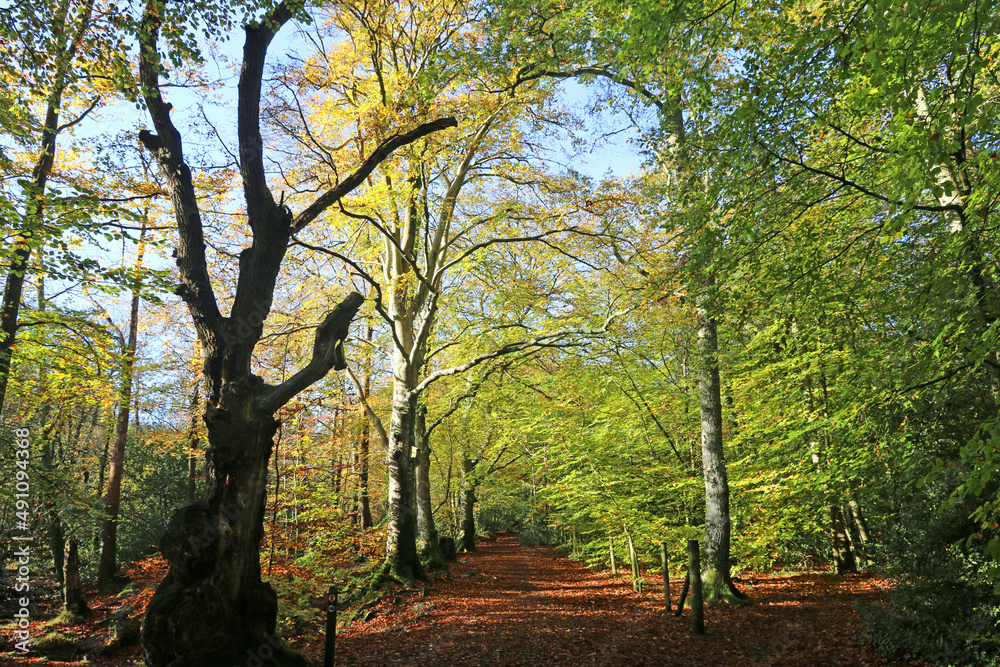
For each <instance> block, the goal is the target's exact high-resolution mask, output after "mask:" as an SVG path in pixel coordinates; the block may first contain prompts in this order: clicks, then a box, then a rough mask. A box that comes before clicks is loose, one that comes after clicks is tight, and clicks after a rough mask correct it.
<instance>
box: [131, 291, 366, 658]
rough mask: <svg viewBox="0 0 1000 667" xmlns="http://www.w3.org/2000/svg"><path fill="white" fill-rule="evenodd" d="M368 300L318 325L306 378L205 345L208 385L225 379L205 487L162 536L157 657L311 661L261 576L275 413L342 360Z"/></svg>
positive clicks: (215, 402) (155, 613) (149, 628)
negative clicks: (250, 365) (288, 639)
mask: <svg viewBox="0 0 1000 667" xmlns="http://www.w3.org/2000/svg"><path fill="white" fill-rule="evenodd" d="M362 300H363V298H362V297H361V295H359V294H352V295H351V296H349V297H348V298H347V299H345V300H344V302H343V303H341V304H340V305H339V306H337V308H336V309H334V311H333V312H331V313H330V314H329V315H328V316H327V318H326V319H325V320H324V322H323V323H322V324H321V325H320V327H319V329H318V330H317V334H316V339H317V342H316V345H315V347H314V353H313V361H311V362H310V364H309V366H307V367H306V369H307V370H308V369H312V370H313V373H306V372H305V371H301V372H300V373H304V374H305V377H306V379H302V378H300V377H299V374H297V375H296V376H294V377H293V378H291V379H289V380H288V381H287V383H290V384H286V383H283V384H282V385H279V386H277V387H271V386H269V385H265V384H264V383H263V382H262V381H261V380H260V379H259V378H257V377H256V376H254V375H252V374H250V373H249V372H246V371H243V372H241V371H240V370H239V369H245V368H246V366H245V365H244V364H243V363H242V362H240V363H239V364H238V365H237V367H236V368H233V367H232V366H229V365H228V363H227V362H228V361H229V360H228V359H227V358H226V355H224V354H220V352H222V351H224V350H225V351H228V350H229V349H230V346H229V345H225V346H220V348H221V349H220V348H216V347H214V346H213V345H206V346H205V356H206V370H207V371H211V370H212V369H216V368H218V369H219V371H220V375H221V378H222V379H221V380H220V378H219V376H215V377H213V376H212V374H209V373H206V379H207V380H208V386H209V387H213V386H215V387H218V390H217V392H218V393H217V394H215V395H214V396H213V394H212V392H208V402H207V407H206V410H205V414H204V421H205V425H206V427H207V431H208V449H207V452H206V460H207V465H206V468H207V474H206V484H205V487H206V488H205V494H204V499H203V500H202V501H199V502H196V503H194V504H192V505H188V506H187V507H185V508H183V509H181V510H179V511H178V512H177V513H176V514H175V515H174V516H173V518H172V519H171V521H170V523H169V525H168V526H167V530H166V533H165V534H164V536H163V538H162V539H161V540H160V545H159V546H160V551H161V553H162V554H163V557H164V558H165V559H166V560H167V563H168V564H169V565H170V571H169V572H168V573H167V576H166V577H165V578H164V579H163V581H162V582H161V583H160V585H159V587H157V589H156V592H155V594H154V595H153V598H152V600H150V603H149V606H148V607H147V609H146V615H145V617H144V619H143V630H142V635H143V648H144V650H145V657H146V662H147V664H148V665H150V667H161V666H174V665H176V666H177V667H180V666H181V665H183V666H184V667H215V666H217V665H234V664H247V662H248V661H249V660H251V659H253V660H254V661H255V662H254V664H261V665H268V666H270V667H291V666H295V667H304V666H305V665H306V662H305V660H304V659H303V658H302V657H301V656H300V655H298V654H297V653H294V652H292V651H290V650H289V649H287V648H286V647H285V646H284V644H283V643H282V642H281V640H280V638H278V636H277V634H276V633H275V622H276V620H277V609H278V607H277V596H276V594H275V592H274V590H273V589H272V588H271V586H270V585H269V584H266V583H264V582H263V581H262V580H261V576H260V541H261V540H262V539H263V537H264V508H265V501H266V494H267V487H266V481H267V467H268V461H269V459H270V456H271V453H272V449H273V446H274V440H273V438H274V435H275V433H276V432H277V429H278V422H277V421H276V420H275V419H274V417H273V413H274V411H275V410H276V409H277V407H280V405H281V404H283V401H285V400H287V399H288V398H290V397H291V396H294V394H295V393H296V392H295V389H293V388H292V387H297V386H300V385H302V384H303V383H309V382H310V380H309V379H308V378H309V377H315V376H319V377H322V375H323V374H325V372H326V370H323V367H324V366H325V367H326V368H327V369H328V368H329V367H331V366H333V367H337V368H343V366H342V365H338V362H336V361H332V360H331V359H333V358H335V357H336V355H335V354H334V351H335V350H339V349H340V344H341V341H342V340H343V337H344V336H346V334H347V327H348V325H349V323H350V320H351V318H352V317H353V316H354V313H355V312H356V311H357V309H358V307H359V306H360V305H361V302H362ZM339 354H341V355H342V352H340V353H339ZM331 355H333V356H331ZM220 357H222V358H221V359H220ZM317 359H320V360H325V361H323V362H322V363H317V362H316V360H317ZM339 363H341V364H342V356H341V357H340V362H339ZM316 367H319V370H316ZM297 378H298V379H297ZM312 381H315V380H312ZM256 661H259V663H258V662H256Z"/></svg>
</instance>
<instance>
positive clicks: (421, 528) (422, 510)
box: [413, 405, 448, 570]
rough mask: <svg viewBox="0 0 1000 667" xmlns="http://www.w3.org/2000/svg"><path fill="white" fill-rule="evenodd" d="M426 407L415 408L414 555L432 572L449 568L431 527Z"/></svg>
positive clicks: (431, 505) (435, 527) (429, 457)
mask: <svg viewBox="0 0 1000 667" xmlns="http://www.w3.org/2000/svg"><path fill="white" fill-rule="evenodd" d="M426 416H427V407H426V406H423V405H421V406H419V407H418V408H417V418H416V422H415V423H414V428H413V435H414V440H416V443H417V470H416V478H417V552H418V553H419V554H420V557H421V558H423V559H424V562H426V563H427V567H428V568H429V569H431V570H443V569H446V568H447V567H448V565H447V563H446V561H445V558H444V554H442V553H441V548H440V546H439V545H438V532H437V526H435V525H434V506H433V504H432V503H431V478H430V469H431V447H430V443H429V442H428V441H427V426H426Z"/></svg>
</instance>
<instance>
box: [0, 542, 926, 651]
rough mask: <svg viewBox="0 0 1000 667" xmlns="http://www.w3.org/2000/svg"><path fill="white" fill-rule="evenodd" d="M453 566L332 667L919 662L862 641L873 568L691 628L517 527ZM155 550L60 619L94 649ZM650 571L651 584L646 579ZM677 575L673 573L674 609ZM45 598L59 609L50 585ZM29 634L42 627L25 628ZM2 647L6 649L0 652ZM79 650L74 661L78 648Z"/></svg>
mask: <svg viewBox="0 0 1000 667" xmlns="http://www.w3.org/2000/svg"><path fill="white" fill-rule="evenodd" d="M460 559H461V560H460V562H459V563H454V564H452V566H451V569H450V571H449V572H448V573H447V574H446V575H445V574H438V575H435V576H434V580H433V581H432V582H431V583H430V584H429V586H427V587H426V588H425V589H424V590H423V591H421V590H409V591H408V590H394V591H393V592H391V593H389V594H388V595H387V596H386V597H385V598H384V599H383V600H382V601H381V602H380V603H379V604H378V605H377V606H375V607H373V608H372V610H371V611H372V612H373V613H374V616H373V617H372V618H371V620H369V621H368V622H365V623H363V622H360V621H356V622H354V623H353V624H351V625H350V626H348V627H346V628H342V629H341V630H340V632H338V634H337V665H338V666H339V667H353V666H359V667H361V666H367V665H370V666H373V667H374V666H378V667H392V666H395V665H412V666H417V667H420V666H427V667H448V666H451V665H455V666H458V665H461V666H462V667H477V666H492V665H497V666H503V667H516V666H518V665H525V666H527V665H531V666H532V667H535V666H538V665H573V666H574V667H576V666H581V667H583V666H598V665H607V666H615V667H617V666H619V665H630V666H631V665H677V664H694V665H719V666H727V665H733V666H736V665H739V666H741V667H743V666H757V665H761V666H774V667H778V666H781V667H835V666H836V667H847V666H855V665H857V666H863V667H880V666H888V665H922V664H923V663H916V662H905V661H898V660H892V659H890V658H888V657H886V656H883V655H880V654H878V653H877V652H875V651H874V650H873V649H872V648H871V647H869V646H867V645H865V644H864V643H863V642H862V641H861V639H860V637H859V629H860V620H859V618H858V615H857V613H856V612H855V611H854V604H855V603H857V602H874V601H877V600H878V598H879V586H880V585H882V586H884V585H885V584H884V581H883V580H881V579H879V578H878V577H877V576H875V575H870V574H862V575H848V576H843V577H837V576H833V575H830V574H826V573H818V572H809V573H798V574H761V573H758V574H753V575H751V576H745V577H744V580H743V581H742V582H741V588H742V589H743V590H744V591H745V592H746V593H747V594H748V595H749V596H750V599H751V600H752V604H750V605H748V606H744V607H730V606H726V605H722V606H719V607H714V608H708V609H706V611H705V626H706V631H707V634H705V635H694V634H692V633H691V631H690V611H689V610H685V612H684V616H683V617H682V618H677V617H675V616H673V615H669V616H667V615H665V613H664V605H663V596H662V589H661V588H660V587H658V586H657V587H654V588H653V590H647V591H646V592H645V593H635V592H634V591H633V590H632V585H631V581H630V580H629V579H627V578H625V577H622V576H618V577H613V576H611V574H610V573H608V572H605V571H597V570H591V569H587V568H585V567H583V566H582V565H581V564H580V563H578V562H576V561H574V560H570V559H568V558H563V557H561V556H558V555H557V554H556V553H555V551H553V550H552V549H549V548H542V547H539V548H532V547H523V546H521V545H520V544H518V542H517V536H516V535H501V536H499V537H498V538H497V539H496V540H485V541H483V542H482V543H480V546H479V549H478V550H477V551H475V552H472V553H466V554H460ZM165 570H166V566H165V563H163V561H162V560H161V559H159V558H155V559H149V560H148V561H144V562H143V563H142V564H140V565H139V566H137V567H135V568H133V569H132V570H131V571H130V572H129V576H130V578H131V580H132V583H131V585H130V586H129V590H128V591H127V592H125V593H124V594H118V595H115V594H114V593H109V594H104V595H95V594H94V593H93V591H91V592H90V595H89V596H88V600H90V603H91V607H92V608H94V610H95V613H94V615H93V616H92V617H90V618H89V619H87V620H85V621H83V622H81V623H79V624H77V625H67V626H60V628H59V629H60V630H61V631H64V632H66V633H67V634H71V635H75V636H76V637H78V638H84V639H85V640H89V641H90V642H92V643H93V645H94V646H95V647H97V646H103V645H104V643H106V641H107V639H108V637H107V635H108V633H109V632H110V630H109V629H108V628H106V627H102V626H101V624H100V622H101V621H103V620H105V619H107V618H108V616H109V615H111V614H112V613H114V612H115V611H118V610H121V609H123V608H128V609H129V610H130V611H131V610H134V611H131V613H130V614H129V615H130V616H135V615H137V614H140V613H141V612H142V611H143V610H144V609H145V605H146V603H148V601H149V597H150V596H151V595H152V591H153V589H154V588H155V586H156V584H157V583H158V582H159V579H160V578H162V576H163V574H164V573H165ZM647 580H649V581H657V580H658V579H657V577H656V576H653V575H651V576H648V577H647ZM682 583H683V582H682V580H681V579H673V580H671V591H672V594H673V600H674V604H675V605H676V602H677V597H678V595H679V592H680V589H681V584H682ZM51 593H52V594H51V595H49V596H48V597H50V598H52V599H51V600H47V602H48V603H49V604H48V605H47V606H49V607H52V609H50V610H49V611H50V613H54V612H55V611H57V608H56V598H55V591H51ZM32 629H33V632H32V635H33V637H38V636H39V633H40V632H41V628H40V627H37V624H36V625H35V626H33V628H32ZM289 643H290V645H291V646H292V647H293V648H295V649H296V650H298V651H301V652H302V653H303V654H304V655H305V656H306V657H307V658H308V659H309V660H310V661H311V662H312V664H314V665H322V664H323V645H324V637H323V633H322V629H321V628H316V629H315V630H314V631H313V632H311V633H309V635H307V636H303V637H298V638H293V639H292V640H290V641H289ZM8 655H10V654H8ZM141 655H142V653H141V649H139V648H138V647H136V646H132V647H128V648H122V649H120V650H118V651H109V652H95V653H92V654H90V655H88V656H87V659H88V662H87V663H81V662H79V661H70V662H58V661H47V660H44V659H43V658H24V657H18V658H17V659H12V658H7V657H0V665H25V664H46V665H52V666H53V667H59V666H65V667H69V666H70V665H80V664H91V665H99V666H102V667H125V666H132V665H142V664H143V663H142V661H141ZM83 657H84V656H83V655H81V656H79V658H83Z"/></svg>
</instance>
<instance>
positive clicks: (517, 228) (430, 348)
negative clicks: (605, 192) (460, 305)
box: [275, 1, 589, 581]
mask: <svg viewBox="0 0 1000 667" xmlns="http://www.w3.org/2000/svg"><path fill="white" fill-rule="evenodd" d="M330 23H331V24H332V25H334V26H336V27H337V28H339V29H340V30H341V31H343V32H344V33H346V34H350V35H352V36H353V37H354V39H353V42H352V49H353V54H352V57H353V58H354V60H353V62H350V61H346V60H345V59H343V58H341V59H340V60H339V61H338V62H336V65H335V66H334V65H331V61H332V60H333V54H340V53H341V52H342V51H343V50H344V46H343V45H336V46H334V47H333V48H332V49H331V50H332V52H333V54H331V55H326V56H325V57H324V56H323V55H322V54H320V56H319V57H318V58H317V59H315V60H314V61H311V62H308V63H306V66H305V67H303V68H301V69H300V70H298V71H296V72H294V73H293V74H292V75H290V76H289V77H288V78H287V80H286V82H285V84H284V88H285V90H286V93H285V94H286V95H287V96H288V97H289V98H290V99H289V100H288V102H287V103H286V104H285V105H284V113H283V114H282V115H279V114H275V116H276V117H277V120H278V122H279V123H280V122H282V121H281V118H287V117H292V118H294V117H298V116H299V115H301V114H302V113H304V112H303V109H304V108H307V105H306V104H304V103H303V102H304V101H305V102H309V103H310V104H309V107H311V108H312V109H315V110H312V111H311V112H310V118H311V120H312V123H311V125H312V128H311V129H310V131H308V132H305V133H303V134H302V135H301V140H302V144H303V149H302V152H303V154H304V156H305V157H306V158H307V159H311V160H316V162H317V168H300V169H299V170H298V172H299V173H298V174H294V175H295V176H296V177H297V180H293V179H292V178H291V176H292V173H291V170H289V178H288V183H289V185H290V186H292V187H295V188H297V189H305V188H309V187H315V181H317V180H320V176H319V175H325V174H331V173H332V174H336V173H338V170H339V169H340V168H341V162H342V161H343V159H344V157H343V156H344V153H345V150H344V147H346V146H350V147H352V150H353V149H357V148H358V147H363V146H366V145H369V144H370V143H372V142H373V141H381V140H383V139H384V136H385V133H386V131H387V127H388V126H387V124H386V119H392V118H407V117H411V116H413V115H416V114H420V113H426V110H427V109H435V110H439V111H438V112H439V113H456V114H459V113H460V114H462V117H463V118H462V120H463V123H462V127H461V131H460V132H457V133H454V134H449V135H448V136H447V137H435V138H433V139H427V140H425V141H422V142H420V143H414V144H413V145H412V146H411V147H410V148H408V149H407V150H406V151H400V154H399V155H398V156H396V157H394V158H393V159H392V160H387V161H386V162H385V163H383V164H382V165H381V166H380V168H379V170H378V178H377V179H375V180H373V182H372V183H371V184H370V188H369V190H368V191H367V192H366V193H365V195H364V196H359V197H354V198H352V199H351V200H349V201H345V202H344V203H343V205H342V206H341V214H342V218H341V223H342V224H343V227H344V228H346V229H349V230H350V231H347V232H346V234H345V235H348V236H350V237H352V238H358V239H359V240H360V239H364V238H366V237H367V236H368V234H371V236H373V237H375V239H376V240H375V241H374V243H373V247H370V250H369V252H368V253H366V254H367V255H368V256H367V257H365V258H364V259H363V260H362V261H351V260H350V258H345V257H342V255H341V254H340V253H339V252H337V251H336V250H333V249H331V248H329V247H327V248H326V250H325V251H326V252H327V253H328V254H329V255H330V256H332V257H340V258H341V259H342V260H343V261H345V263H347V264H348V266H349V267H350V270H351V272H352V273H353V274H354V275H355V276H356V277H357V278H358V279H360V280H363V281H365V282H366V283H368V285H369V286H370V288H371V289H372V290H373V291H374V292H375V295H376V296H375V302H374V307H375V310H376V312H377V313H378V315H379V316H380V317H381V319H382V320H383V322H384V323H385V324H386V325H387V326H388V327H389V338H390V340H391V345H392V359H391V365H392V382H393V384H392V387H393V389H392V391H393V395H392V407H391V414H390V418H389V421H388V425H385V424H383V423H382V421H381V419H380V418H379V417H378V416H377V415H376V414H375V412H374V411H372V410H368V414H369V416H370V418H371V419H372V422H373V424H375V428H376V430H377V431H378V432H379V433H380V435H381V436H382V437H383V443H384V447H385V448H386V451H387V456H386V465H387V466H388V469H389V480H390V482H389V490H388V493H389V523H388V528H387V536H386V545H387V547H386V561H387V563H386V572H387V574H389V575H390V576H392V577H394V578H396V579H398V580H400V581H412V580H413V579H416V578H421V577H422V576H424V572H423V566H422V564H421V562H420V555H421V554H420V553H419V551H422V552H423V555H424V556H425V557H426V558H427V559H428V560H429V561H431V562H432V563H434V564H435V565H437V566H441V565H443V564H444V561H443V558H442V557H441V555H440V552H439V550H438V548H437V544H436V542H437V540H436V538H435V533H436V531H435V529H434V523H433V516H432V514H431V513H429V512H428V508H429V507H430V504H431V500H430V496H429V493H430V484H429V483H428V482H427V480H426V478H425V477H424V475H426V474H427V471H428V469H429V460H430V451H429V450H428V449H427V448H428V447H429V441H427V440H425V439H421V438H420V437H419V435H420V434H419V433H418V430H419V428H418V427H417V415H418V414H419V413H420V411H421V410H422V409H423V405H425V404H426V399H425V398H424V393H425V392H426V391H427V390H428V388H429V387H430V386H431V385H432V384H434V383H435V382H437V381H438V380H439V379H440V378H442V377H446V376H448V375H451V374H454V373H458V372H464V371H465V370H468V369H470V368H472V367H474V366H476V365H478V364H480V363H482V362H484V361H486V360H488V359H492V358H495V357H496V356H500V355H504V354H509V353H513V352H516V351H520V350H523V349H525V348H526V347H530V346H533V345H541V344H552V343H553V342H554V341H556V340H559V339H560V338H564V337H567V336H570V335H573V334H576V333H580V332H579V331H578V330H576V329H572V330H570V329H566V328H564V329H562V330H557V331H553V330H552V329H553V328H554V327H553V326H552V324H551V323H550V322H543V323H540V324H541V325H542V326H538V327H537V328H534V331H533V327H532V325H533V324H535V323H528V322H522V323H519V324H515V325H512V327H518V328H520V329H522V330H523V331H525V332H532V333H534V332H538V331H542V332H545V331H546V329H548V333H541V334H539V335H536V336H530V335H529V336H527V337H526V338H524V339H523V340H520V341H517V340H514V341H505V342H504V343H502V344H501V346H500V348H498V349H496V350H493V351H482V352H481V354H480V355H479V356H476V357H474V358H473V359H471V360H466V361H465V362H464V363H462V362H459V363H457V364H456V366H455V367H453V368H438V369H436V370H434V369H432V367H431V361H432V360H433V359H435V358H439V357H440V352H441V351H443V350H445V349H447V348H449V347H451V346H452V345H453V344H454V339H452V340H447V339H445V338H444V337H443V335H442V334H441V332H440V328H439V319H440V317H441V313H442V312H447V306H452V307H454V306H453V305H452V303H455V302H452V301H451V300H450V298H449V296H450V293H451V292H453V291H456V290H457V289H461V287H462V283H463V282H464V277H463V276H462V272H463V270H464V269H465V268H466V267H473V266H477V265H478V263H480V262H484V261H485V260H484V259H483V257H482V256H484V255H487V254H488V252H487V251H495V250H496V249H497V248H503V249H505V250H504V251H507V252H514V251H513V250H506V249H509V248H513V247H517V246H518V245H519V244H525V245H530V243H531V242H537V243H539V244H550V245H552V244H555V243H560V242H563V241H564V240H565V239H567V238H569V237H572V236H573V234H575V233H583V232H584V230H583V225H582V224H579V223H577V222H575V221H573V220H572V218H571V216H573V215H575V214H576V213H577V212H578V211H579V209H581V208H583V205H582V204H583V202H581V201H580V199H581V198H580V197H578V196H575V195H574V194H573V193H572V190H571V188H572V185H573V184H574V179H573V177H572V175H567V176H564V177H553V176H551V175H547V174H545V173H544V172H543V171H542V170H541V169H540V168H539V167H538V166H537V165H535V164H532V163H531V162H530V160H529V155H530V148H531V145H532V138H531V137H530V130H531V128H526V127H524V123H523V118H524V117H525V116H526V115H528V114H535V115H536V117H537V118H538V119H539V120H538V124H541V122H542V120H545V121H547V122H550V123H552V124H556V123H558V122H560V119H559V118H558V116H557V115H556V114H555V113H554V112H553V111H552V110H550V109H548V108H547V97H548V94H547V92H546V91H544V90H531V91H529V90H527V88H525V89H523V90H521V91H519V94H518V95H514V94H511V93H504V94H497V93H495V92H494V91H493V90H491V87H492V85H493V81H492V79H491V75H490V73H489V72H488V71H486V70H484V69H482V68H478V67H476V66H475V62H474V59H473V58H471V57H470V55H469V53H470V52H472V51H474V50H475V48H476V45H477V44H478V43H479V42H481V41H482V40H483V39H484V36H483V35H482V34H481V30H482V25H481V17H480V9H479V8H477V7H475V6H473V5H469V4H467V3H465V2H452V1H443V2H436V3H430V4H425V5H422V6H420V7H419V8H417V7H409V6H398V5H395V4H394V3H390V2H384V3H374V4H368V5H364V6H354V5H344V6H343V7H339V8H337V9H335V10H334V11H333V12H332V13H331V16H330ZM317 41H318V42H320V41H322V40H320V39H317ZM470 61H472V62H471V63H470ZM359 109H360V110H361V111H363V115H362V117H361V122H359V123H358V124H357V126H355V127H352V126H350V125H346V127H348V128H350V131H349V132H347V131H345V130H344V128H345V124H343V123H331V119H332V118H338V117H340V115H341V114H343V113H344V111H345V110H346V111H347V113H349V114H351V115H354V114H356V113H357V110H359ZM331 146H338V147H340V149H339V150H332V149H331V148H330V147H331ZM531 184H535V185H533V186H531ZM518 186H520V190H521V191H520V192H519V191H518V189H519V188H518ZM529 186H531V187H530V189H529ZM491 188H492V193H491V191H490V189H491ZM536 192H537V194H538V195H539V199H546V200H547V204H548V206H549V209H548V210H544V209H543V208H542V207H541V206H539V205H537V204H536V203H535V202H534V201H532V198H533V197H534V196H535V195H536ZM365 228H367V230H368V231H367V232H363V231H362V230H363V229H365ZM586 231H587V232H588V233H589V230H586ZM300 242H301V243H303V244H304V245H306V247H312V246H313V244H317V247H319V245H321V244H322V243H324V242H327V241H326V240H325V239H323V240H321V239H317V240H315V241H309V240H306V239H304V238H302V239H300ZM504 251H498V252H504ZM451 298H454V297H451ZM479 326H482V325H481V324H479ZM470 331H471V330H464V331H461V332H460V333H459V335H458V336H457V337H462V336H469V335H470ZM355 384H356V385H358V387H359V388H358V393H359V395H362V396H363V395H365V394H366V392H365V391H363V390H362V389H361V387H360V383H359V382H358V381H355ZM432 417H433V415H432ZM418 442H419V443H421V444H420V445H419V446H418ZM414 452H416V456H413V453H414ZM420 460H424V461H426V462H427V465H426V466H422V465H420V464H419V461H420ZM418 471H419V472H420V474H421V480H417V479H416V474H417V472H418ZM418 494H419V497H418ZM421 526H422V527H423V531H421V530H420V527H421ZM418 542H419V543H420V544H421V546H422V548H421V549H420V550H419V551H418V548H417V543H418Z"/></svg>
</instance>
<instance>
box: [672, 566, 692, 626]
mask: <svg viewBox="0 0 1000 667" xmlns="http://www.w3.org/2000/svg"><path fill="white" fill-rule="evenodd" d="M690 586H691V573H690V572H689V573H688V575H687V576H686V577H684V585H683V586H681V599H680V601H679V602H678V603H677V611H675V612H674V616H680V615H681V614H683V613H684V600H687V596H688V588H690Z"/></svg>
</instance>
